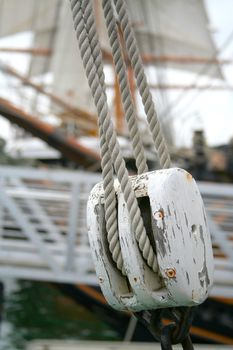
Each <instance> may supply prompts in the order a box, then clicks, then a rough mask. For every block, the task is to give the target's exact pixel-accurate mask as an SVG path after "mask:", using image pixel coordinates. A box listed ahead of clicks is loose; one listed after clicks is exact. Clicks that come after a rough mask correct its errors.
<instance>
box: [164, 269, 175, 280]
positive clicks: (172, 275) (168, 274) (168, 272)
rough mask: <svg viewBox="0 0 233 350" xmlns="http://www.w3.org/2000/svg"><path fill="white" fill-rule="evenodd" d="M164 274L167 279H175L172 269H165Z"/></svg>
mask: <svg viewBox="0 0 233 350" xmlns="http://www.w3.org/2000/svg"><path fill="white" fill-rule="evenodd" d="M165 274H166V276H167V277H168V278H175V277H176V269H174V268H173V267H171V268H169V269H166V271H165Z"/></svg>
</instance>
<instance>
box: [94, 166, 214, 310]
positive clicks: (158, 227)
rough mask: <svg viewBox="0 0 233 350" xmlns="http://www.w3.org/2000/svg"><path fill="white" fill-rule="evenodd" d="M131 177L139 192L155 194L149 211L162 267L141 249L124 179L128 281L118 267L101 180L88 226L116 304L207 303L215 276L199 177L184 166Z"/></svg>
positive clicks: (121, 216)
mask: <svg viewBox="0 0 233 350" xmlns="http://www.w3.org/2000/svg"><path fill="white" fill-rule="evenodd" d="M131 181H132V187H133V189H134V191H135V194H136V197H138V198H141V197H147V196H148V198H149V204H150V208H149V207H148V209H147V210H149V209H150V210H151V213H147V214H146V216H147V218H151V219H150V220H149V221H150V230H152V232H151V234H152V236H153V237H152V238H153V241H154V243H153V244H155V251H156V255H157V259H158V265H159V272H158V273H154V272H152V270H151V269H150V268H149V267H148V266H147V264H146V262H145V260H144V259H143V257H142V255H141V252H140V250H139V248H138V243H137V242H136V239H135V236H134V233H133V232H132V231H131V225H130V222H129V216H128V211H127V207H126V205H125V201H124V198H123V195H122V193H121V191H120V187H119V183H118V182H115V191H116V195H117V202H118V227H119V237H120V246H121V251H122V255H123V260H124V266H125V270H126V275H127V280H128V282H127V281H126V278H125V277H123V276H122V275H121V274H120V272H119V271H118V270H117V269H116V268H115V266H114V264H113V262H112V259H111V258H110V255H109V250H108V246H107V243H106V232H105V231H104V229H103V227H105V225H103V220H104V219H103V218H104V213H103V203H104V202H103V201H104V196H103V186H102V184H99V185H97V186H96V187H95V189H94V191H92V194H91V196H90V199H89V207H88V217H89V219H88V227H89V238H90V243H91V246H92V251H93V259H94V262H95V266H96V271H97V276H98V278H99V281H100V285H101V289H102V291H103V293H104V295H105V297H106V299H107V300H108V302H109V303H110V305H112V306H113V307H115V308H118V309H127V310H132V311H140V310H146V309H155V308H161V307H172V306H178V305H179V306H185V305H189V306H190V305H195V304H198V303H201V302H202V301H204V300H205V298H206V297H207V295H208V292H209V290H210V287H211V285H212V282H213V255H212V247H211V241H210V236H209V231H208V227H207V222H206V216H205V210H204V207H203V202H202V199H201V196H200V193H199V190H198V188H197V186H196V183H195V180H194V179H193V177H192V176H191V175H190V174H188V173H187V172H186V171H184V170H182V169H167V170H160V171H155V172H150V173H147V174H143V175H139V176H134V177H132V178H131ZM143 203H144V202H143ZM149 221H148V222H149ZM144 224H145V225H147V221H145V222H144ZM147 232H148V227H147Z"/></svg>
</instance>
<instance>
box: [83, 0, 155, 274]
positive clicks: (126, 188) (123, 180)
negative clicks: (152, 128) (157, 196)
mask: <svg viewBox="0 0 233 350" xmlns="http://www.w3.org/2000/svg"><path fill="white" fill-rule="evenodd" d="M83 7H84V9H85V13H84V19H85V20H86V29H87V31H88V36H89V38H91V40H90V45H91V51H92V54H93V57H94V61H95V63H96V65H97V67H98V68H97V70H98V72H100V69H101V70H102V72H101V73H99V76H101V77H104V74H103V63H102V55H101V49H100V45H99V41H98V35H97V32H96V26H95V20H94V15H93V10H92V6H91V2H90V1H89V0H83ZM103 79H104V78H103ZM102 88H103V91H105V86H104V87H103V86H102ZM104 96H105V100H106V106H108V105H107V99H106V94H105V93H104ZM103 123H105V124H106V129H105V131H106V133H105V135H108V133H109V147H110V150H111V154H112V161H113V164H114V168H115V172H116V174H117V178H118V180H119V182H120V185H121V190H122V192H123V194H124V198H125V201H126V204H127V208H128V211H129V216H130V221H131V225H132V228H133V230H134V232H135V237H136V239H137V241H138V243H139V248H140V249H141V251H142V255H143V257H144V258H145V259H146V260H147V263H148V265H149V266H150V267H151V268H153V269H154V270H155V271H157V269H158V264H157V258H156V256H155V254H154V252H153V248H152V246H151V245H150V241H149V238H148V237H147V234H146V231H145V228H144V225H143V221H142V218H141V213H140V209H139V207H138V203H137V200H136V198H135V195H134V191H133V189H132V187H131V183H130V181H129V176H128V171H127V169H126V166H125V162H124V159H123V157H122V154H121V150H120V147H119V144H118V141H117V138H116V133H115V131H114V128H113V124H112V121H111V118H110V117H109V115H108V118H107V119H106V118H105V119H104V120H103ZM103 129H104V128H103ZM111 145H112V149H111ZM118 240H119V237H118Z"/></svg>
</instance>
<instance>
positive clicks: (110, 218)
mask: <svg viewBox="0 0 233 350" xmlns="http://www.w3.org/2000/svg"><path fill="white" fill-rule="evenodd" d="M71 8H72V11H73V18H74V26H75V30H76V35H77V38H78V41H79V49H80V53H81V58H82V60H83V65H84V68H85V70H86V74H87V77H88V83H89V86H90V88H91V91H92V92H93V91H96V94H93V93H92V95H93V98H94V100H95V105H96V107H97V112H98V115H99V119H98V120H99V133H100V151H101V167H102V176H103V187H104V197H105V198H104V199H105V201H104V208H105V221H106V231H107V237H108V241H110V242H111V244H110V245H109V249H110V251H111V253H112V258H113V260H114V261H115V263H116V265H117V267H118V269H119V270H122V269H123V259H122V256H121V254H120V242H119V239H117V237H118V228H117V211H116V197H115V190H114V175H113V169H112V165H111V157H110V154H109V150H108V144H107V142H106V139H105V134H104V132H103V125H102V123H101V120H102V119H105V118H106V115H107V114H106V113H107V111H106V109H104V108H103V107H102V105H101V104H100V103H99V102H100V99H99V97H98V96H99V89H101V88H100V85H99V79H98V78H97V75H96V74H97V72H96V65H95V64H94V59H93V57H92V52H91V46H90V42H89V37H88V34H87V31H86V27H85V22H84V19H83V11H82V7H81V1H71ZM99 73H101V72H99ZM103 80H104V79H103V78H102V77H101V79H100V83H101V86H103ZM97 94H98V96H97ZM112 237H114V238H115V240H114V241H113V239H112Z"/></svg>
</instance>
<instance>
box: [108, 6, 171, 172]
mask: <svg viewBox="0 0 233 350" xmlns="http://www.w3.org/2000/svg"><path fill="white" fill-rule="evenodd" d="M114 3H115V6H116V11H117V13H118V16H119V22H120V25H121V28H122V32H123V36H124V40H125V43H126V48H127V51H128V55H129V58H130V60H131V64H132V68H133V70H134V72H135V77H136V82H137V87H138V89H139V92H140V95H141V97H142V102H143V105H144V110H145V113H146V116H147V120H148V124H149V127H150V131H151V134H152V137H153V141H154V145H155V148H156V150H157V152H158V157H159V162H160V165H161V167H162V168H169V167H170V163H171V162H170V156H169V153H168V151H167V146H166V143H165V140H164V137H163V134H162V132H161V127H160V123H159V120H158V117H157V113H156V110H155V106H154V103H153V99H152V95H151V92H150V89H149V87H148V84H147V79H146V75H145V72H144V68H143V64H142V60H141V57H140V53H139V50H138V46H137V43H136V39H135V34H134V32H133V30H132V28H131V25H130V20H129V15H128V13H127V8H126V5H125V2H124V0H114Z"/></svg>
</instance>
